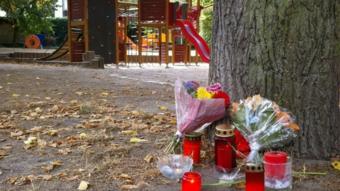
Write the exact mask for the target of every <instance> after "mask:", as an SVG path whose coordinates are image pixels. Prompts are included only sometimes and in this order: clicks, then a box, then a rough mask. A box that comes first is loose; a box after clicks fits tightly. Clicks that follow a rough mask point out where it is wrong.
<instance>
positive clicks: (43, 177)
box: [38, 174, 53, 181]
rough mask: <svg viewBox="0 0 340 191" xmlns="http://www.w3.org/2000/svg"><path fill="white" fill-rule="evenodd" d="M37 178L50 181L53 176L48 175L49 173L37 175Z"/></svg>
mask: <svg viewBox="0 0 340 191" xmlns="http://www.w3.org/2000/svg"><path fill="white" fill-rule="evenodd" d="M38 178H39V179H43V180H46V181H50V180H52V178H53V176H52V175H50V174H45V175H39V176H38Z"/></svg>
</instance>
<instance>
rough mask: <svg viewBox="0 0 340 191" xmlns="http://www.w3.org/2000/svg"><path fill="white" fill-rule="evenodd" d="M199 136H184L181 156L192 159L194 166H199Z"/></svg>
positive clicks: (195, 134) (194, 134)
mask: <svg viewBox="0 0 340 191" xmlns="http://www.w3.org/2000/svg"><path fill="white" fill-rule="evenodd" d="M200 154H201V134H199V133H191V134H186V135H185V136H184V141H183V155H184V156H189V157H191V158H192V160H193V163H194V164H199V163H200V160H201V157H200Z"/></svg>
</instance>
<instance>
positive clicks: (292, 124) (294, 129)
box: [287, 123, 300, 132]
mask: <svg viewBox="0 0 340 191" xmlns="http://www.w3.org/2000/svg"><path fill="white" fill-rule="evenodd" d="M287 127H288V128H290V129H291V130H293V131H295V132H297V131H300V127H299V126H298V125H297V124H296V123H290V124H289V125H288V126H287Z"/></svg>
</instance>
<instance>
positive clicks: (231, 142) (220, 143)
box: [215, 126, 236, 172]
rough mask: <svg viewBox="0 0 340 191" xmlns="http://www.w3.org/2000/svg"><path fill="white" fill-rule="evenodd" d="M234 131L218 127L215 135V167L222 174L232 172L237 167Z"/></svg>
mask: <svg viewBox="0 0 340 191" xmlns="http://www.w3.org/2000/svg"><path fill="white" fill-rule="evenodd" d="M233 147H234V148H235V136H234V129H232V128H228V129H225V128H223V126H217V127H216V133H215V165H216V170H217V171H220V172H231V171H232V170H233V169H234V168H235V167H236V153H235V150H234V149H233Z"/></svg>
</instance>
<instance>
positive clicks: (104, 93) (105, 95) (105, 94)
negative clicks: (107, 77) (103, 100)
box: [100, 92, 109, 97]
mask: <svg viewBox="0 0 340 191" xmlns="http://www.w3.org/2000/svg"><path fill="white" fill-rule="evenodd" d="M100 95H101V96H102V97H107V96H108V95H109V93H107V92H102V93H101V94H100Z"/></svg>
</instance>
